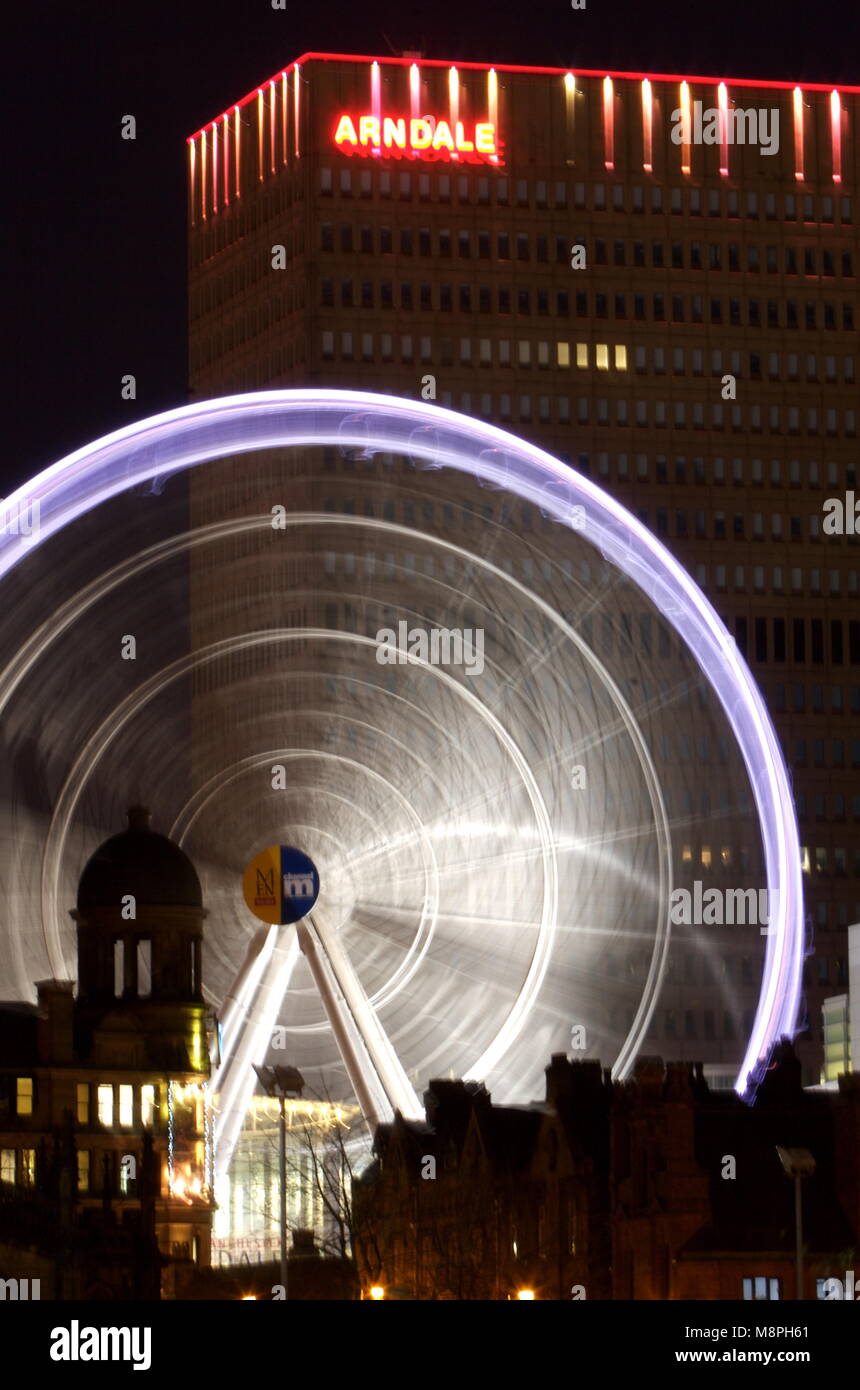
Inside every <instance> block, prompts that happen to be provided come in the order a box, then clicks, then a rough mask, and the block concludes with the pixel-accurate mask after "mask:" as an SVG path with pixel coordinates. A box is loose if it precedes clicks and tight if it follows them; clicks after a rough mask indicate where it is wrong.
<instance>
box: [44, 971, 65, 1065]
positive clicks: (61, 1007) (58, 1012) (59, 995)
mask: <svg viewBox="0 0 860 1390" xmlns="http://www.w3.org/2000/svg"><path fill="white" fill-rule="evenodd" d="M74 988H75V985H74V981H73V980H40V981H39V982H38V983H37V985H36V989H37V990H38V997H39V1014H38V1028H37V1039H38V1044H37V1046H38V1056H39V1062H40V1063H41V1064H43V1065H50V1064H52V1063H53V1064H55V1065H57V1066H67V1065H68V1064H69V1063H70V1062H72V1061H74V1021H75V997H74Z"/></svg>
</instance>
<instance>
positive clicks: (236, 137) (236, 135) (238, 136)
mask: <svg viewBox="0 0 860 1390" xmlns="http://www.w3.org/2000/svg"><path fill="white" fill-rule="evenodd" d="M241 141H242V132H241V130H240V129H239V108H238V106H234V107H233V153H234V156H235V158H234V160H233V164H234V166H235V169H236V174H235V178H236V197H237V198H241V196H242V189H241V187H240V185H239V178H240V173H241V171H240V168H239V155H240V151H241V148H242V144H241Z"/></svg>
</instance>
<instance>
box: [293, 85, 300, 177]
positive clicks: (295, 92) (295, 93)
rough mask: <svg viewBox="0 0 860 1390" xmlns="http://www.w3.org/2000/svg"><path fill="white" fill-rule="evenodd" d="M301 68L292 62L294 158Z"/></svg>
mask: <svg viewBox="0 0 860 1390" xmlns="http://www.w3.org/2000/svg"><path fill="white" fill-rule="evenodd" d="M300 75H301V68H300V67H299V65H298V63H293V150H294V152H295V156H296V159H298V157H299V77H300Z"/></svg>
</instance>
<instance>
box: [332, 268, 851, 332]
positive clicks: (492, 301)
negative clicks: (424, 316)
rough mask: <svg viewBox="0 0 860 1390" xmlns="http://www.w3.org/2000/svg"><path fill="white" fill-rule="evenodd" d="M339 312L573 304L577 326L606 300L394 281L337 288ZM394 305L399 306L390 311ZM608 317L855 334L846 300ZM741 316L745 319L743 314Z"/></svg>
mask: <svg viewBox="0 0 860 1390" xmlns="http://www.w3.org/2000/svg"><path fill="white" fill-rule="evenodd" d="M339 284H340V288H339V292H338V297H337V304H338V305H339V307H340V308H341V309H375V308H377V291H378V307H379V308H380V309H395V308H397V309H399V310H401V311H403V312H411V311H413V310H415V309H418V310H420V311H421V312H422V313H433V312H436V311H438V312H439V313H442V314H450V313H453V312H454V310H455V308H456V310H457V312H458V313H461V314H471V313H474V312H477V313H479V314H488V315H489V314H493V315H495V314H512V313H514V312H516V313H517V314H526V315H537V316H538V317H548V316H550V315H552V316H554V317H556V318H570V317H571V302H573V305H574V309H575V314H576V317H577V318H587V319H608V318H609V316H610V315H609V304H610V296H609V295H608V294H606V293H605V292H603V291H600V290H597V291H595V292H594V294H593V300H592V295H591V293H590V292H589V291H588V290H578V291H576V292H575V293H571V292H569V291H568V290H555V291H553V290H551V289H549V288H537V289H532V288H528V287H524V286H522V287H520V288H511V286H510V285H499V286H497V287H496V288H495V291H494V289H493V287H492V286H490V285H477V286H475V285H471V284H458V285H453V284H447V283H431V282H429V281H427V282H421V283H419V284H418V285H417V286H416V285H414V284H413V283H412V281H411V280H403V281H398V282H397V284H396V285H395V282H394V281H393V280H380V281H379V283H378V284H377V283H376V281H374V280H360V281H354V280H352V279H348V280H341V281H340V282H339ZM395 300H396V301H397V302H396V304H395ZM611 300H612V308H613V317H614V318H615V319H616V320H622V321H623V320H627V319H633V320H634V321H636V322H639V323H645V322H648V323H705V322H708V323H717V324H729V325H730V326H733V327H737V328H742V327H749V328H761V327H762V326H763V325H764V323H765V322H766V323H767V327H768V328H791V329H794V328H800V327H801V320H802V326H803V328H804V329H806V330H810V331H815V330H818V329H822V328H823V329H826V330H828V331H832V332H836V331H838V330H839V329H841V330H842V331H843V332H849V331H851V330H853V328H854V304H853V301H851V300H844V301H842V302H841V304H834V303H830V302H824V303H822V304H819V303H818V301H817V300H807V301H805V302H804V304H803V305H802V306H801V305H800V304H799V303H798V301H797V300H794V299H786V300H776V299H769V300H767V301H766V302H765V303H764V307H763V306H762V301H761V300H758V299H743V300H742V299H739V298H738V299H735V298H730V299H729V300H728V302H727V303H726V302H725V301H724V300H723V299H722V297H721V296H720V295H711V296H708V300H707V310H708V314H707V320H706V318H705V297H704V296H703V295H701V294H691V295H684V294H673V295H665V294H652V295H651V296H650V302H649V297H648V296H647V295H644V294H634V295H632V296H631V295H627V294H614V295H612V296H611ZM320 306H321V307H322V308H323V309H333V308H334V307H335V284H334V281H333V280H328V279H323V280H321V281H320ZM742 310H743V311H742Z"/></svg>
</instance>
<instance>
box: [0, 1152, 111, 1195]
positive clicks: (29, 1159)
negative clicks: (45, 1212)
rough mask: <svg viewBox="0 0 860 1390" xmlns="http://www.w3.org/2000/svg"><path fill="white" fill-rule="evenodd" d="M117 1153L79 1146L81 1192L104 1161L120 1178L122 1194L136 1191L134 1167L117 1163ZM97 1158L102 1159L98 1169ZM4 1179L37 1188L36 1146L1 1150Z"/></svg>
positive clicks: (0, 1173)
mask: <svg viewBox="0 0 860 1390" xmlns="http://www.w3.org/2000/svg"><path fill="white" fill-rule="evenodd" d="M117 1157H118V1156H117V1154H116V1153H115V1152H114V1151H113V1150H111V1149H109V1150H105V1152H104V1153H101V1154H93V1153H91V1151H90V1150H89V1149H78V1151H77V1159H78V1192H89V1190H90V1182H91V1174H92V1173H93V1172H95V1171H98V1172H100V1173H103V1172H104V1161H105V1159H107V1162H108V1165H109V1167H110V1168H111V1169H113V1177H114V1179H118V1187H119V1191H120V1194H122V1195H125V1194H127V1193H129V1192H132V1191H133V1190H134V1178H133V1177H132V1176H131V1173H132V1170H131V1168H130V1167H129V1166H128V1165H127V1164H125V1163H119V1164H117ZM95 1159H98V1160H100V1162H99V1165H98V1168H97V1166H96V1163H95V1162H94V1161H93V1160H95ZM0 1182H2V1183H10V1184H15V1185H17V1186H18V1187H34V1186H35V1184H36V1150H35V1149H0Z"/></svg>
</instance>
